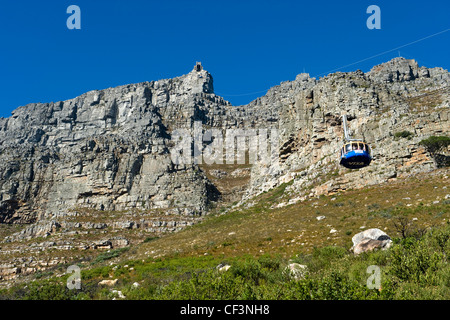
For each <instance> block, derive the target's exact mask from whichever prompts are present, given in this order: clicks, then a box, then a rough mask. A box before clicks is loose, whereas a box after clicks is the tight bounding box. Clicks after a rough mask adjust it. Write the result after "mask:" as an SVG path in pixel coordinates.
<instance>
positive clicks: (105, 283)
mask: <svg viewBox="0 0 450 320" xmlns="http://www.w3.org/2000/svg"><path fill="white" fill-rule="evenodd" d="M117 281H119V279H114V280H102V281H100V282H99V283H98V285H99V286H108V287H112V286H114V285H115V284H116V283H117Z"/></svg>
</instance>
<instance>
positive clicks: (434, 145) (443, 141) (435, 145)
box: [419, 136, 450, 154]
mask: <svg viewBox="0 0 450 320" xmlns="http://www.w3.org/2000/svg"><path fill="white" fill-rule="evenodd" d="M419 145H422V146H424V147H425V149H427V151H428V152H430V153H431V154H435V153H437V152H439V151H441V150H443V149H445V148H447V147H448V146H449V145H450V138H449V137H446V136H431V137H429V138H428V139H424V140H422V141H420V142H419Z"/></svg>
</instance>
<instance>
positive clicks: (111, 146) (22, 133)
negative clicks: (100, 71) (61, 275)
mask: <svg viewBox="0 0 450 320" xmlns="http://www.w3.org/2000/svg"><path fill="white" fill-rule="evenodd" d="M449 84H450V74H449V72H448V71H446V70H443V69H442V68H432V69H429V68H425V67H419V66H418V64H417V63H416V62H415V61H414V60H406V59H403V58H396V59H393V60H391V61H389V62H387V63H384V64H381V65H378V66H375V67H373V68H372V70H371V71H370V72H367V73H363V72H362V71H360V70H358V71H355V72H349V73H342V72H338V73H334V74H330V75H328V76H326V77H324V78H321V79H315V78H311V77H309V75H308V74H299V75H298V76H297V77H296V79H295V80H293V81H287V82H283V83H281V84H280V85H279V86H276V87H274V88H272V89H270V90H269V91H268V92H267V94H266V95H264V96H262V97H260V98H258V99H256V100H255V101H253V102H251V103H250V104H248V105H246V106H238V107H234V106H231V105H230V103H229V102H227V101H225V100H224V99H223V98H221V97H219V96H217V95H215V94H214V89H213V79H212V76H211V75H210V74H209V73H208V72H207V71H205V70H203V68H202V67H201V65H197V66H196V67H195V68H194V70H192V71H191V72H189V73H188V74H186V75H184V76H181V77H177V78H174V79H167V80H159V81H151V82H144V83H138V84H131V85H126V86H120V87H116V88H109V89H105V90H95V91H91V92H88V93H86V94H83V95H81V96H79V97H76V98H74V99H71V100H67V101H62V102H52V103H36V104H30V105H27V106H23V107H20V108H18V109H17V110H15V111H14V112H13V113H12V116H11V117H9V118H6V119H4V118H1V119H0V223H3V224H5V223H6V224H30V223H31V224H32V225H30V226H26V227H24V228H22V230H21V231H18V232H13V231H11V230H10V229H8V230H9V231H8V232H6V233H2V237H3V239H4V240H3V244H4V245H3V248H2V250H0V251H1V253H2V254H3V256H2V257H0V261H3V260H5V259H6V260H7V262H8V264H6V265H7V266H8V267H7V268H6V267H5V268H6V269H5V270H7V271H5V272H6V274H7V276H8V277H9V276H14V275H16V274H17V273H20V270H25V269H24V268H25V267H26V266H30V265H31V266H32V267H29V268H31V269H30V270H31V271H30V272H32V271H33V270H34V271H36V270H39V268H40V267H39V263H40V262H39V263H38V262H36V260H35V261H34V262H30V261H22V260H23V259H22V260H20V261H16V263H15V264H11V263H10V262H11V260H8V259H9V258H5V257H7V256H8V254H9V255H11V254H14V255H17V253H18V252H21V253H22V254H24V252H30V255H32V253H33V252H39V251H42V250H44V251H45V250H46V249H48V248H52V249H54V250H69V249H73V250H87V249H97V248H103V247H105V248H114V247H117V246H119V247H120V246H124V245H128V243H129V240H130V239H131V238H128V239H125V238H123V237H122V236H121V234H122V233H127V232H128V230H134V229H136V230H138V231H139V232H138V233H137V235H136V237H135V238H136V239H135V240H136V241H142V239H144V238H145V237H146V236H148V234H155V233H156V234H159V233H160V232H166V231H176V230H179V229H180V228H183V227H185V226H188V225H191V224H192V223H195V222H196V221H198V218H199V217H201V216H202V215H204V214H205V213H207V212H208V208H209V207H210V205H211V204H214V203H215V202H217V201H220V200H221V199H224V198H222V197H221V192H220V190H219V189H222V190H223V189H226V188H223V187H224V186H223V185H224V184H225V185H226V184H233V186H231V187H230V188H228V189H229V190H241V191H240V192H241V193H240V194H239V195H235V196H234V197H233V199H236V198H237V199H241V203H244V202H245V203H247V204H248V205H251V198H252V197H254V196H255V195H258V194H260V193H262V192H264V191H267V190H269V189H271V188H274V187H276V186H278V185H280V184H282V183H287V182H290V183H289V186H288V187H287V188H286V192H290V193H291V194H293V195H295V197H294V196H293V197H292V199H291V200H290V202H296V201H301V200H303V199H305V198H306V197H308V196H309V197H312V196H317V195H320V194H326V193H333V192H337V191H341V190H345V189H348V188H361V187H364V186H367V185H371V184H377V183H382V182H385V181H388V180H389V179H395V178H396V177H399V176H402V175H409V174H415V173H417V172H427V171H431V170H433V169H435V168H436V162H435V161H434V160H433V159H432V158H431V157H430V155H429V154H428V153H427V152H426V151H425V150H424V149H423V148H422V147H420V146H419V144H418V143H419V141H421V140H422V139H424V138H427V137H428V136H431V135H448V134H449V131H450V126H449V103H450V102H449V101H450V97H449V95H450V90H449ZM343 114H346V115H347V117H348V120H349V126H350V130H351V133H352V135H353V136H354V137H355V138H363V139H364V140H365V141H366V142H367V143H369V144H370V145H371V147H372V150H373V156H374V160H373V162H372V164H371V165H370V166H369V167H366V168H363V169H360V170H348V169H345V168H342V167H340V166H339V164H338V152H339V149H340V147H341V144H342V142H343V128H342V123H341V115H343ZM195 121H201V123H202V125H203V128H204V129H206V128H218V129H219V130H222V131H226V130H228V129H234V128H256V129H270V128H273V129H276V130H277V132H278V136H279V141H278V145H279V150H277V151H278V152H277V153H278V155H279V157H278V160H279V161H276V162H268V163H267V162H256V163H255V164H253V165H252V166H251V168H250V167H245V168H237V169H236V170H234V168H233V170H234V171H231V170H228V171H227V170H219V169H221V168H222V167H220V165H216V167H214V168H213V169H214V170H209V171H208V166H204V165H203V166H199V165H197V164H195V163H191V164H176V163H174V162H173V161H172V160H171V155H170V153H171V150H172V148H173V146H174V141H172V133H173V131H174V130H176V129H189V130H192V129H193V126H194V122H195ZM399 132H408V134H407V135H406V136H407V137H404V136H405V135H399V134H397V133H399ZM248 172H250V177H249V178H248V177H247V176H246V177H245V179H244V178H242V177H243V176H242V175H243V174H244V175H247V174H248ZM225 175H228V176H232V177H235V178H236V177H237V178H236V181H237V180H239V179H241V178H242V179H241V180H242V181H244V182H245V185H239V186H238V187H237V188H234V189H233V188H232V187H234V183H235V181H234V180H233V181H231V180H224V179H223V176H225ZM219 181H225V182H224V183H222V185H220V182H219ZM242 190H244V191H242ZM116 232H119V236H117V234H116V235H112V234H111V233H116ZM76 235H77V237H78V238H77V237H75V236H76ZM80 235H89V240H80V239H79V236H80ZM48 236H52V239H53V240H52V241H50V242H49V241H44V242H42V241H41V242H38V243H33V244H26V243H25V242H24V241H29V240H30V239H33V238H36V237H48ZM130 241H133V239H131V240H130ZM8 246H9V247H8ZM52 261H53V262H52V263H54V264H57V263H60V262H62V261H64V262H65V261H66V259H65V258H64V259H63V260H52ZM58 261H59V262H58ZM42 263H43V264H44V265H45V264H47V265H48V263H49V262H48V261H47V262H45V261H44V262H42ZM24 266H25V267H24ZM27 268H28V267H27ZM1 269H2V268H1V266H0V276H1V274H2V271H1ZM11 270H12V271H11ZM14 270H15V271H14ZM17 270H19V271H17Z"/></svg>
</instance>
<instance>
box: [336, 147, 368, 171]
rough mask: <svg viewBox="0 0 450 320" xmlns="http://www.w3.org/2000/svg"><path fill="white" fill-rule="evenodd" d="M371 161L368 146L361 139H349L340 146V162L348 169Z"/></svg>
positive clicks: (359, 166)
mask: <svg viewBox="0 0 450 320" xmlns="http://www.w3.org/2000/svg"><path fill="white" fill-rule="evenodd" d="M371 161H372V156H371V155H370V147H369V145H368V144H367V143H365V142H362V141H350V142H347V143H345V144H344V146H343V147H342V148H341V162H340V164H341V165H342V166H344V167H346V168H349V169H359V168H363V167H366V166H368V165H369V164H370V162H371Z"/></svg>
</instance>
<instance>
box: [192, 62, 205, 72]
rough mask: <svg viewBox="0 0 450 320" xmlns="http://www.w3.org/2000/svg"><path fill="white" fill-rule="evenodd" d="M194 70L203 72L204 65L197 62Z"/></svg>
mask: <svg viewBox="0 0 450 320" xmlns="http://www.w3.org/2000/svg"><path fill="white" fill-rule="evenodd" d="M194 70H195V71H197V72H198V71H202V70H203V66H202V63H201V62H199V61H197V62H196V63H195V67H194Z"/></svg>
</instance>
